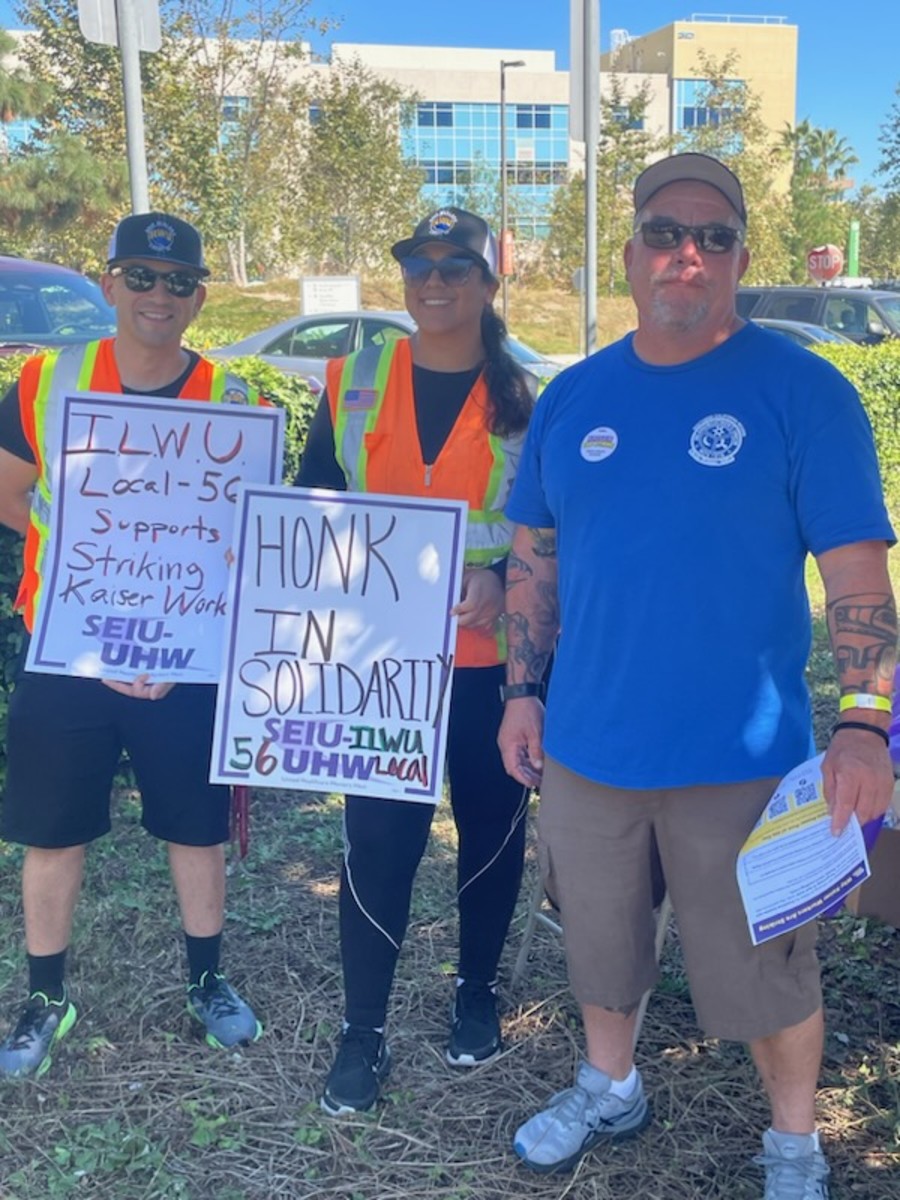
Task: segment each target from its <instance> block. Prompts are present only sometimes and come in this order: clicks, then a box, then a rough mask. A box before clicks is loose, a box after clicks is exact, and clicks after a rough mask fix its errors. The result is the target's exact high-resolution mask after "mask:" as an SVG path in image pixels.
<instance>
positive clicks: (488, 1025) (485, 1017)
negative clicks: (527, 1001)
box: [447, 979, 503, 1067]
mask: <svg viewBox="0 0 900 1200" xmlns="http://www.w3.org/2000/svg"><path fill="white" fill-rule="evenodd" d="M451 1019H452V1022H453V1023H452V1025H451V1026H450V1041H449V1042H448V1044H447V1062H448V1063H449V1064H450V1066H451V1067H479V1066H481V1064H482V1063H486V1062H490V1061H491V1059H494V1058H496V1057H497V1055H498V1054H499V1053H500V1051H501V1050H502V1049H503V1041H502V1039H501V1037H500V1018H499V1017H498V1016H497V989H496V987H495V985H494V984H492V983H479V982H478V981H477V980H474V979H471V980H469V979H465V980H463V981H462V983H460V984H458V985H457V988H456V995H455V997H454V998H453V1009H452V1012H451Z"/></svg>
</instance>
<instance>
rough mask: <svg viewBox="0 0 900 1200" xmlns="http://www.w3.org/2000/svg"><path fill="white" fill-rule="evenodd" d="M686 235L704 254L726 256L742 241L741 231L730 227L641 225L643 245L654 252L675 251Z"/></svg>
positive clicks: (664, 224)
mask: <svg viewBox="0 0 900 1200" xmlns="http://www.w3.org/2000/svg"><path fill="white" fill-rule="evenodd" d="M688 234H690V235H691V240H692V241H693V243H694V245H695V246H696V247H697V249H698V250H700V251H702V253H704V254H727V253H728V251H729V250H731V249H732V248H733V247H734V245H735V243H736V242H742V241H743V240H744V235H743V233H742V232H741V230H740V229H733V228H732V227H731V226H730V225H679V224H678V223H677V222H675V221H645V222H644V223H643V225H641V237H642V238H643V239H644V245H645V246H650V247H652V249H654V250H677V249H678V247H679V246H680V245H681V243H682V242H683V241H684V239H685V238H686V237H687V236H688Z"/></svg>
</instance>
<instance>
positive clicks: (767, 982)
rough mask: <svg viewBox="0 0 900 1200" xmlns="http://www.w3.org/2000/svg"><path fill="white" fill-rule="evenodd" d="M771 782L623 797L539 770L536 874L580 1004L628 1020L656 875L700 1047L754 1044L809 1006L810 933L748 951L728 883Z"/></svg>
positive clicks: (814, 982) (554, 770)
mask: <svg viewBox="0 0 900 1200" xmlns="http://www.w3.org/2000/svg"><path fill="white" fill-rule="evenodd" d="M777 782H778V781H777V780H776V779H754V780H750V781H748V782H746V783H736V784H725V785H715V786H707V787H690V788H669V789H662V790H658V791H635V790H630V789H628V790H626V789H622V788H611V787H606V786H604V785H603V784H598V783H594V782H593V781H592V780H590V779H586V778H584V776H581V775H576V774H574V773H573V772H572V771H569V770H567V769H566V768H565V767H563V766H562V765H561V764H560V763H558V762H555V761H554V760H553V759H550V758H548V759H546V760H545V764H544V778H543V782H542V784H541V802H540V807H539V809H538V836H539V854H540V858H541V868H542V871H543V876H544V884H545V887H546V889H547V892H548V894H549V895H550V897H551V899H552V900H553V902H554V903H555V904H556V905H557V906H558V907H559V910H560V914H561V919H562V925H563V931H564V936H565V947H566V960H567V963H568V967H569V982H570V984H571V987H572V991H573V992H574V994H575V998H576V1000H578V1002H579V1003H580V1004H590V1005H597V1006H598V1007H600V1008H607V1009H616V1010H627V1009H629V1008H632V1007H636V1006H637V1004H638V1002H639V1001H640V998H641V996H642V995H643V993H644V992H645V991H646V990H647V989H648V988H651V987H652V986H653V985H654V983H655V982H656V979H657V974H658V972H657V965H656V958H655V953H654V918H653V908H654V903H658V901H659V898H660V897H659V895H658V894H656V895H655V894H654V893H655V892H658V891H659V884H658V870H655V869H654V866H655V864H656V865H657V867H658V866H661V868H662V873H663V876H664V878H665V886H666V887H667V888H668V893H669V896H670V898H671V900H672V905H673V908H674V910H675V915H676V918H677V922H678V935H679V939H680V942H681V947H682V951H683V954H684V961H685V966H686V968H687V974H688V980H689V983H690V987H691V996H692V999H693V1002H694V1009H695V1011H696V1014H697V1020H698V1022H699V1024H700V1026H701V1027H702V1028H703V1029H704V1030H705V1031H706V1033H707V1034H708V1035H710V1036H713V1037H721V1038H727V1039H729V1040H733V1041H740V1042H748V1041H753V1040H755V1039H757V1038H761V1037H768V1036H769V1035H771V1034H773V1033H777V1032H778V1031H779V1030H781V1029H786V1028H788V1027H789V1026H791V1025H797V1024H799V1023H800V1022H801V1021H804V1020H805V1019H806V1018H807V1017H809V1016H810V1015H811V1014H812V1013H814V1012H815V1011H816V1010H817V1009H818V1008H819V1007H820V1006H821V1003H822V994H821V986H820V980H819V965H818V961H817V958H816V952H815V944H816V925H815V922H814V921H813V922H810V923H809V924H807V925H803V926H801V927H800V928H799V929H796V930H793V931H792V932H790V933H786V934H784V935H782V936H781V937H778V938H775V939H773V940H772V941H770V942H766V943H765V944H764V945H762V946H753V944H752V943H751V941H750V934H749V932H748V929H747V920H746V917H745V914H744V908H743V905H742V903H741V898H740V893H739V891H738V886H737V880H736V877H735V863H736V860H737V853H738V850H739V848H740V847H741V845H742V844H743V842H744V840H745V839H746V837H747V835H748V834H749V832H750V830H751V829H752V828H753V826H754V824H755V823H756V820H757V818H758V817H759V815H760V813H761V812H762V810H763V808H764V807H765V805H766V802H767V801H768V800H769V798H770V796H771V795H772V792H773V791H774V789H775V785H776V783H777ZM655 876H656V885H654V877H655Z"/></svg>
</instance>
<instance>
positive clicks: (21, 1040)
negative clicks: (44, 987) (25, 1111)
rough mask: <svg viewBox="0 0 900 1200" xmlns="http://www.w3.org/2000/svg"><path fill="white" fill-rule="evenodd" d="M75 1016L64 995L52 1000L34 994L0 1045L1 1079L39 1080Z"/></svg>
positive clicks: (76, 1014) (73, 1009)
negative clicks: (24, 1077) (30, 1076)
mask: <svg viewBox="0 0 900 1200" xmlns="http://www.w3.org/2000/svg"><path fill="white" fill-rule="evenodd" d="M77 1016H78V1013H77V1012H76V1010H75V1005H74V1004H73V1003H72V1001H71V1000H70V999H69V997H68V995H67V994H66V993H65V992H63V996H62V999H61V1000H51V999H50V998H49V997H48V996H45V995H44V993H43V992H33V993H32V994H31V995H30V996H29V997H28V1002H27V1003H26V1005H25V1007H24V1008H23V1009H22V1011H21V1013H20V1014H19V1019H18V1021H17V1022H16V1027H15V1029H13V1031H12V1033H10V1034H9V1035H8V1036H7V1037H6V1039H5V1040H4V1041H3V1042H2V1043H0V1078H7V1079H18V1078H22V1077H23V1076H26V1075H34V1076H35V1077H38V1076H40V1075H43V1074H44V1072H45V1071H48V1070H49V1069H50V1064H51V1062H52V1061H53V1060H52V1054H51V1051H52V1050H53V1047H54V1046H55V1045H56V1043H57V1042H59V1041H61V1040H62V1039H63V1038H64V1037H65V1036H66V1034H67V1033H68V1032H69V1030H70V1029H71V1028H72V1026H73V1025H74V1024H75V1020H76V1018H77Z"/></svg>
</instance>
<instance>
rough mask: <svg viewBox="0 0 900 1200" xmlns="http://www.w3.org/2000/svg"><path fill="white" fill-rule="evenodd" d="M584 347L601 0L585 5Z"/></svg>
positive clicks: (593, 331)
mask: <svg viewBox="0 0 900 1200" xmlns="http://www.w3.org/2000/svg"><path fill="white" fill-rule="evenodd" d="M583 45H584V348H585V353H586V354H591V353H592V352H593V351H594V350H596V349H597V146H598V142H599V140H600V128H599V126H600V4H599V0H587V2H586V3H585V6H584V42H583Z"/></svg>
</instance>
